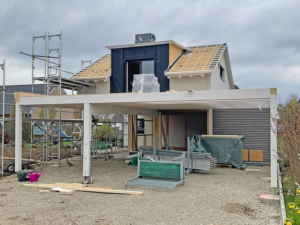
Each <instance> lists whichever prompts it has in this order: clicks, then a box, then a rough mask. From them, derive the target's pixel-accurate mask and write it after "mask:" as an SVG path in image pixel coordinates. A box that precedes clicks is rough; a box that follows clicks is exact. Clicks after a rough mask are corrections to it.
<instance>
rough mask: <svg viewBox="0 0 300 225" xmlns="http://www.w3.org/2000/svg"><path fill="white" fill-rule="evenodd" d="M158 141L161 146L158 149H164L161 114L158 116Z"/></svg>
mask: <svg viewBox="0 0 300 225" xmlns="http://www.w3.org/2000/svg"><path fill="white" fill-rule="evenodd" d="M158 140H159V143H158V144H159V145H158V148H159V149H161V148H162V117H161V112H159V114H158Z"/></svg>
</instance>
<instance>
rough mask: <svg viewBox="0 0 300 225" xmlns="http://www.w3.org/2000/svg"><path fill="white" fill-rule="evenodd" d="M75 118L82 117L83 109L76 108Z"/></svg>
mask: <svg viewBox="0 0 300 225" xmlns="http://www.w3.org/2000/svg"><path fill="white" fill-rule="evenodd" d="M73 114H74V119H81V109H74V112H73Z"/></svg>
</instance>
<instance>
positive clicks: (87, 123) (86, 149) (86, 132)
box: [83, 103, 92, 182]
mask: <svg viewBox="0 0 300 225" xmlns="http://www.w3.org/2000/svg"><path fill="white" fill-rule="evenodd" d="M83 119H84V124H83V126H84V128H83V144H84V146H83V176H84V180H88V181H89V182H91V135H92V133H91V132H92V127H91V125H92V123H91V121H92V112H91V104H89V103H84V109H83Z"/></svg>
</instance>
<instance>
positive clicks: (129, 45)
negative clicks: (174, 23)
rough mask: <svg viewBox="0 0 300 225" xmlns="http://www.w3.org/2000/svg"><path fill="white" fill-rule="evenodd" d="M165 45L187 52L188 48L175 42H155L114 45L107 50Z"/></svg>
mask: <svg viewBox="0 0 300 225" xmlns="http://www.w3.org/2000/svg"><path fill="white" fill-rule="evenodd" d="M164 44H172V45H175V46H177V47H178V48H180V49H182V50H186V49H187V48H186V47H184V46H182V45H180V44H178V43H177V42H175V41H173V40H168V41H154V42H146V43H138V44H127V45H113V46H106V48H108V49H110V50H112V49H120V48H135V47H144V46H153V45H164Z"/></svg>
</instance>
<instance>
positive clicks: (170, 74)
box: [165, 70, 214, 77]
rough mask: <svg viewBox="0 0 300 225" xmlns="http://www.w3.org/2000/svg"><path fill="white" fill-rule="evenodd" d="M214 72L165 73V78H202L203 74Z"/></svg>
mask: <svg viewBox="0 0 300 225" xmlns="http://www.w3.org/2000/svg"><path fill="white" fill-rule="evenodd" d="M213 71H214V70H199V71H182V72H165V76H167V77H177V76H202V75H205V74H210V73H211V72H213Z"/></svg>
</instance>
